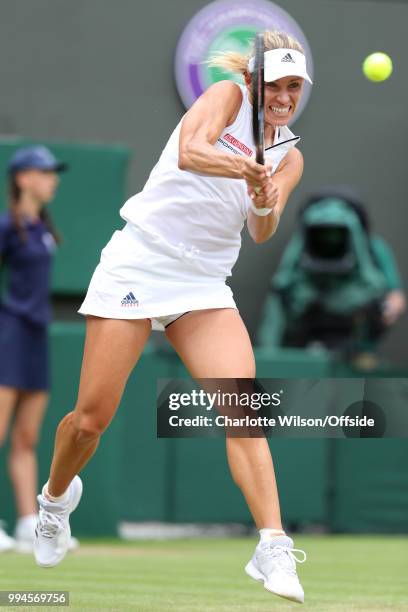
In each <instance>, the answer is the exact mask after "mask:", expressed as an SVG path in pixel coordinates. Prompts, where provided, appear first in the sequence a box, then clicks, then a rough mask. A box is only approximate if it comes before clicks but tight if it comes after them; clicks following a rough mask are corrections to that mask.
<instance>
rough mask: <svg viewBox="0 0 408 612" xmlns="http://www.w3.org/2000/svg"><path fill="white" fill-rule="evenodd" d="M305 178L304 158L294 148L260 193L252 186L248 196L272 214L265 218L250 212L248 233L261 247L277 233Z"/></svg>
mask: <svg viewBox="0 0 408 612" xmlns="http://www.w3.org/2000/svg"><path fill="white" fill-rule="evenodd" d="M302 174H303V155H302V153H301V152H300V151H299V150H298V149H296V148H293V149H291V150H290V151H288V153H287V154H286V155H285V157H284V158H283V160H282V161H281V163H280V164H279V166H278V167H277V169H276V172H275V173H274V174H273V175H272V176H271V177H270V179H269V181H268V184H267V186H266V187H264V188H263V189H262V190H261V191H260V192H259V193H256V192H255V191H254V189H253V188H252V187H250V186H249V185H248V195H249V196H250V197H251V199H252V203H253V205H254V206H255V207H257V208H271V209H272V212H271V213H269V214H268V215H265V216H263V217H261V216H258V215H256V214H255V213H253V212H252V210H251V209H250V210H249V212H248V220H247V225H248V231H249V233H250V235H251V237H252V239H253V240H254V241H255V242H256V243H257V244H261V243H262V242H266V240H269V238H270V237H271V236H273V234H274V233H275V231H276V229H277V227H278V224H279V220H280V217H281V215H282V212H283V210H284V208H285V206H286V202H287V201H288V199H289V196H290V194H291V193H292V191H293V190H294V188H295V187H296V185H297V184H298V182H299V181H300V179H301V176H302Z"/></svg>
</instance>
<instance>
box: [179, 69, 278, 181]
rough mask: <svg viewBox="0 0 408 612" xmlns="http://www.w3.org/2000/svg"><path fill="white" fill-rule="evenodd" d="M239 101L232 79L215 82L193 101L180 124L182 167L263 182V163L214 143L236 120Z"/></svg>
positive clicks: (238, 93) (238, 94)
mask: <svg viewBox="0 0 408 612" xmlns="http://www.w3.org/2000/svg"><path fill="white" fill-rule="evenodd" d="M241 103H242V93H241V90H240V88H239V87H238V85H237V84H236V83H233V82H232V81H219V82H218V83H214V85H211V87H209V88H208V89H207V91H205V92H204V93H203V94H202V95H201V96H200V97H199V98H198V99H197V100H196V102H195V103H194V104H193V106H192V107H191V108H190V110H189V111H188V112H187V113H186V115H185V117H184V119H183V121H182V125H181V131H180V140H179V168H180V169H181V170H188V171H190V172H197V173H200V174H205V175H207V176H225V177H227V178H237V179H242V178H244V179H246V180H247V182H249V183H252V184H254V185H262V184H263V182H264V181H266V174H267V170H266V169H265V166H262V165H261V164H257V163H256V162H255V161H254V160H253V159H250V158H248V157H245V156H243V155H234V154H233V153H228V152H227V151H225V152H224V151H221V150H219V149H217V148H215V147H214V146H213V145H214V144H215V143H216V142H217V140H218V138H219V136H220V134H221V133H222V132H223V130H224V129H225V128H226V126H228V125H231V123H233V121H234V120H235V118H236V116H237V113H238V111H239V108H240V106H241Z"/></svg>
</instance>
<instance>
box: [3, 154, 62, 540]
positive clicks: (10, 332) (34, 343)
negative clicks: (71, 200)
mask: <svg viewBox="0 0 408 612" xmlns="http://www.w3.org/2000/svg"><path fill="white" fill-rule="evenodd" d="M64 168H65V164H62V163H60V162H58V161H57V160H56V159H55V157H54V155H53V154H52V153H51V151H49V150H48V149H47V148H46V147H43V146H31V147H24V148H21V149H18V150H17V151H16V153H15V154H14V156H13V158H12V159H11V160H10V162H9V166H8V180H9V192H10V201H9V210H8V211H7V212H5V213H3V214H2V215H0V264H1V266H2V267H5V268H6V270H7V272H8V282H7V286H6V292H5V295H4V299H3V300H2V302H1V303H0V444H1V443H2V442H3V441H4V439H5V437H6V435H7V430H8V428H9V425H10V422H11V421H12V426H11V432H10V438H11V445H10V453H9V458H8V464H9V473H10V478H11V482H12V485H13V489H14V495H15V501H16V507H17V512H18V516H19V518H18V520H17V524H16V529H15V541H14V540H13V539H12V538H10V537H9V536H8V535H7V534H6V533H5V532H4V530H1V531H0V550H6V549H11V548H15V549H16V550H17V551H19V552H31V551H32V549H33V543H34V532H35V526H36V524H37V518H38V517H37V500H36V492H37V486H38V485H37V461H36V453H35V448H36V443H37V439H38V434H39V430H40V427H41V422H42V419H43V416H44V411H45V409H46V405H47V401H48V388H49V376H48V346H47V345H48V342H47V327H48V323H49V319H50V305H49V293H50V267H51V261H52V255H53V252H54V250H55V245H56V242H57V241H58V236H57V234H56V231H55V229H54V227H53V225H52V223H51V220H50V217H49V214H48V213H47V210H46V208H45V206H46V204H47V203H48V202H49V201H50V200H52V199H53V197H54V195H55V191H56V189H57V186H58V172H60V171H62V170H63V169H64Z"/></svg>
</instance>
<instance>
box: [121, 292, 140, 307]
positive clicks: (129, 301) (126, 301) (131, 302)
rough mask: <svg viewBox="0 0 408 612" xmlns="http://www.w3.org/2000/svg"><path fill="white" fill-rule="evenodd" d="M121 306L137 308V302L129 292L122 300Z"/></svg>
mask: <svg viewBox="0 0 408 612" xmlns="http://www.w3.org/2000/svg"><path fill="white" fill-rule="evenodd" d="M121 304H122V306H139V300H137V299H136V298H135V296H134V295H133V293H132V292H130V293H128V294H127V295H126V296H125V297H124V298H123V300H122V301H121Z"/></svg>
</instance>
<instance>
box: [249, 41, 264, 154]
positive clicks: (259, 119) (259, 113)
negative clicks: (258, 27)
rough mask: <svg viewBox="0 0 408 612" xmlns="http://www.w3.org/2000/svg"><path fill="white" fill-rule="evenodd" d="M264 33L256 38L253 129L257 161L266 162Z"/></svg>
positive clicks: (253, 76) (253, 80)
mask: <svg viewBox="0 0 408 612" xmlns="http://www.w3.org/2000/svg"><path fill="white" fill-rule="evenodd" d="M264 52H265V43H264V34H263V32H260V33H258V34H257V35H256V38H255V63H254V70H253V73H252V104H253V107H252V130H253V134H254V142H255V150H256V161H257V162H258V164H264V163H265V158H264V153H265V134H264V130H265V123H264V108H265V81H264Z"/></svg>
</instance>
